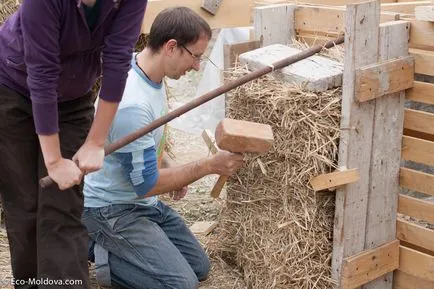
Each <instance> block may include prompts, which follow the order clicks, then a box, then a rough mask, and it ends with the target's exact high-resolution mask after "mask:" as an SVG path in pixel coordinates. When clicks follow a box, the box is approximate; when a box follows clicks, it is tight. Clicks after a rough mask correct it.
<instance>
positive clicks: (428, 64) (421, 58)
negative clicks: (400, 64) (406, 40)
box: [409, 29, 434, 75]
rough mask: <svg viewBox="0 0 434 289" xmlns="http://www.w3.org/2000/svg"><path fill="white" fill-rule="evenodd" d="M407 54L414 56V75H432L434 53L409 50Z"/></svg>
mask: <svg viewBox="0 0 434 289" xmlns="http://www.w3.org/2000/svg"><path fill="white" fill-rule="evenodd" d="M433 30H434V29H433ZM409 52H410V55H412V56H414V72H415V73H420V74H426V75H434V51H425V50H421V49H414V48H411V49H409Z"/></svg>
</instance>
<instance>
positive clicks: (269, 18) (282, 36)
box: [253, 4, 296, 46]
mask: <svg viewBox="0 0 434 289" xmlns="http://www.w3.org/2000/svg"><path fill="white" fill-rule="evenodd" d="M295 7H296V5H294V4H290V5H287V4H282V5H271V6H264V7H257V8H255V9H254V10H253V12H254V16H253V29H254V37H255V40H260V41H261V43H262V46H268V45H270V44H285V45H288V44H290V43H292V40H293V39H295V30H294V10H295Z"/></svg>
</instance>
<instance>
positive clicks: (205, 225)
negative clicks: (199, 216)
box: [190, 221, 218, 235]
mask: <svg viewBox="0 0 434 289" xmlns="http://www.w3.org/2000/svg"><path fill="white" fill-rule="evenodd" d="M217 225H218V222H215V221H201V222H195V223H194V224H193V225H191V226H190V231H191V232H192V233H193V234H197V235H208V234H209V233H211V232H212V231H213V230H214V229H215V228H216V227H217Z"/></svg>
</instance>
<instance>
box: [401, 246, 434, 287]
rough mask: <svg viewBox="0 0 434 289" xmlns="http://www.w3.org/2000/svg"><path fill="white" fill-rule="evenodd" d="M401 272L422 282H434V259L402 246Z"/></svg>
mask: <svg viewBox="0 0 434 289" xmlns="http://www.w3.org/2000/svg"><path fill="white" fill-rule="evenodd" d="M399 270H400V271H402V272H404V273H407V274H409V275H412V276H415V277H418V278H420V279H422V280H426V281H430V282H433V281H434V257H433V256H430V255H428V254H424V253H421V252H418V251H416V250H413V249H410V248H407V247H404V246H400V250H399Z"/></svg>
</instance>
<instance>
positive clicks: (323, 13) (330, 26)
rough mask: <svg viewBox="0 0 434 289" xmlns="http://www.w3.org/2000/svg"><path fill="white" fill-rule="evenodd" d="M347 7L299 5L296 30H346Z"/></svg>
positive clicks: (332, 31)
mask: <svg viewBox="0 0 434 289" xmlns="http://www.w3.org/2000/svg"><path fill="white" fill-rule="evenodd" d="M344 24H345V8H343V7H318V6H311V5H298V6H297V8H296V9H295V30H302V31H304V32H307V31H311V32H318V31H321V32H323V33H334V34H339V33H340V32H342V31H344V28H345V26H344Z"/></svg>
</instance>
